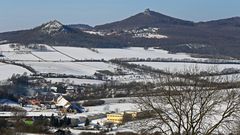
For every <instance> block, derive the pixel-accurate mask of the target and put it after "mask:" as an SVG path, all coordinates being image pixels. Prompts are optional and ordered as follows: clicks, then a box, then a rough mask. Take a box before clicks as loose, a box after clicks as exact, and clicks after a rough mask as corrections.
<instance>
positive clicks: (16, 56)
mask: <svg viewBox="0 0 240 135" xmlns="http://www.w3.org/2000/svg"><path fill="white" fill-rule="evenodd" d="M2 55H4V56H5V57H3V59H6V60H16V61H18V60H25V61H32V60H34V61H38V60H40V59H38V58H37V57H35V56H33V55H32V54H31V53H30V52H2Z"/></svg>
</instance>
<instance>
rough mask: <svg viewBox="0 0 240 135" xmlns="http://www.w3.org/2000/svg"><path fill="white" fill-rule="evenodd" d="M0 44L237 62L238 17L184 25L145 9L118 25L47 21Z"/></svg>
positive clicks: (2, 37) (4, 37)
mask: <svg viewBox="0 0 240 135" xmlns="http://www.w3.org/2000/svg"><path fill="white" fill-rule="evenodd" d="M0 40H7V41H8V42H18V43H24V44H31V43H44V44H49V45H58V46H78V47H97V48H101V47H114V48H119V47H130V46H140V47H160V48H163V49H166V50H169V51H170V52H173V53H176V52H186V53H196V54H200V55H213V56H231V57H236V58H240V17H232V18H228V19H221V20H214V21H208V22H193V21H186V20H182V19H178V18H174V17H170V16H167V15H164V14H161V13H158V12H155V11H151V10H149V9H147V10H145V11H144V12H141V13H138V14H136V15H134V16H131V17H129V18H126V19H124V20H121V21H117V22H113V23H107V24H104V25H98V26H95V27H91V26H88V25H82V24H76V25H63V24H61V23H60V22H58V21H56V20H55V21H51V22H48V23H46V24H43V25H41V26H39V27H36V28H33V29H30V30H22V31H14V32H5V33H1V34H0Z"/></svg>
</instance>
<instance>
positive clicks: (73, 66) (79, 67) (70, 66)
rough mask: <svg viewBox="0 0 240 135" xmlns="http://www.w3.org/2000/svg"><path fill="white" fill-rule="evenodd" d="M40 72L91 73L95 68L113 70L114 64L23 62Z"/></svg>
mask: <svg viewBox="0 0 240 135" xmlns="http://www.w3.org/2000/svg"><path fill="white" fill-rule="evenodd" d="M24 63H25V64H27V65H29V66H32V67H33V68H34V69H35V70H37V71H38V72H40V73H57V74H67V75H90V76H91V75H93V74H94V73H95V72H96V71H97V70H110V71H113V70H114V68H115V67H114V66H113V65H110V64H106V63H103V62H24Z"/></svg>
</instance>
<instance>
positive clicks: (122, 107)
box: [84, 103, 138, 112]
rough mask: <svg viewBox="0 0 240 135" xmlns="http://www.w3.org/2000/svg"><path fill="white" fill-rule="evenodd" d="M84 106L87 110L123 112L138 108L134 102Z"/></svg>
mask: <svg viewBox="0 0 240 135" xmlns="http://www.w3.org/2000/svg"><path fill="white" fill-rule="evenodd" d="M84 108H85V109H87V110H88V111H89V112H109V111H116V112H124V111H133V110H134V111H137V110H138V109H137V104H134V103H110V104H104V105H100V106H91V107H84Z"/></svg>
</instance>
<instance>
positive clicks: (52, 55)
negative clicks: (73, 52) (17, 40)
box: [32, 52, 73, 61]
mask: <svg viewBox="0 0 240 135" xmlns="http://www.w3.org/2000/svg"><path fill="white" fill-rule="evenodd" d="M32 53H33V54H34V55H36V56H38V57H40V58H42V59H44V60H46V61H71V60H73V59H71V58H69V57H67V56H65V55H63V54H61V53H59V52H32Z"/></svg>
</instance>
